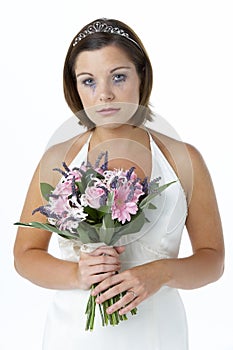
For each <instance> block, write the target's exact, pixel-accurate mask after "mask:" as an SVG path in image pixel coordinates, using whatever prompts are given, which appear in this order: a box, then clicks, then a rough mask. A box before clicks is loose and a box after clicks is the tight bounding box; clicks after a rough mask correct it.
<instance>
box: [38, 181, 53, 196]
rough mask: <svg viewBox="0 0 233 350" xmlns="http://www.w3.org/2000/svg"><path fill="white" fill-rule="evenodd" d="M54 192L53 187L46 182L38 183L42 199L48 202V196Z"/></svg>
mask: <svg viewBox="0 0 233 350" xmlns="http://www.w3.org/2000/svg"><path fill="white" fill-rule="evenodd" d="M53 190H54V187H53V186H51V185H50V184H48V183H46V182H41V183H40V191H41V194H42V196H43V197H44V199H46V200H48V195H49V194H50V193H51V192H52V191H53Z"/></svg>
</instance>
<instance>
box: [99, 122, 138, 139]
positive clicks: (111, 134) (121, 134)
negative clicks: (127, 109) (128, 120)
mask: <svg viewBox="0 0 233 350" xmlns="http://www.w3.org/2000/svg"><path fill="white" fill-rule="evenodd" d="M137 131H138V128H137V127H134V126H132V125H125V124H124V125H119V126H116V127H111V128H108V127H102V126H98V127H96V128H95V129H94V131H93V134H94V135H95V137H96V139H98V140H99V141H105V140H109V139H115V138H124V139H127V138H129V139H130V138H131V137H132V136H133V135H134V134H135V133H136V132H137Z"/></svg>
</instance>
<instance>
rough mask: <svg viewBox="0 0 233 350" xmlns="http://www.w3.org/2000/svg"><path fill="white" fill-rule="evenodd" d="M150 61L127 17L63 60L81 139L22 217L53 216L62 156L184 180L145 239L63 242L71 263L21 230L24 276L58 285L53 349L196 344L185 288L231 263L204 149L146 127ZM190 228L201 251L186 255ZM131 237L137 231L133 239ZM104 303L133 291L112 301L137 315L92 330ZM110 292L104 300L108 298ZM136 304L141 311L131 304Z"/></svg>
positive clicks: (54, 151) (53, 157) (109, 23)
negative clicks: (43, 209)
mask: <svg viewBox="0 0 233 350" xmlns="http://www.w3.org/2000/svg"><path fill="white" fill-rule="evenodd" d="M152 76H153V72H152V67H151V64H150V60H149V57H148V55H147V53H146V50H145V48H144V46H143V44H142V42H141V40H140V39H139V38H138V36H137V35H136V34H135V33H134V31H133V30H132V29H131V28H129V27H128V26H127V25H126V24H124V23H122V22H120V21H117V20H107V19H98V20H95V21H93V22H92V23H89V24H87V25H86V26H85V27H84V28H82V29H81V31H80V32H79V33H78V34H77V35H76V36H75V38H74V39H73V40H72V42H71V45H70V47H69V50H68V53H67V56H66V60H65V65H64V94H65V98H66V101H67V103H68V105H69V106H70V108H71V110H72V111H73V112H74V114H75V115H76V116H77V117H78V120H79V122H80V123H81V124H82V125H83V126H85V127H86V130H85V132H84V133H82V134H81V135H77V136H76V137H72V138H71V139H69V140H68V141H65V142H61V143H59V144H57V145H55V146H53V147H51V148H49V149H48V151H47V152H46V154H45V155H44V156H43V157H42V159H41V161H40V163H39V165H38V167H37V169H36V171H35V174H34V176H33V179H32V181H31V184H30V187H29V190H28V194H27V197H26V200H25V205H24V208H23V212H22V216H21V221H24V222H29V221H44V219H43V216H42V215H41V214H40V213H38V212H37V213H36V214H34V215H33V216H32V211H33V209H35V208H37V207H39V206H41V205H43V200H42V196H41V193H40V182H42V181H46V182H49V183H51V184H52V185H54V186H55V185H56V184H57V183H58V181H59V180H60V177H59V173H54V172H53V173H52V172H51V169H53V168H56V167H57V168H60V167H61V163H62V162H63V161H65V162H66V164H68V166H69V167H71V168H72V167H73V166H77V167H78V166H80V165H81V164H82V162H83V161H86V160H88V161H90V162H91V163H92V164H93V163H94V162H95V160H96V159H97V157H98V155H99V154H100V152H102V151H105V150H107V151H108V154H109V168H110V169H114V168H123V169H129V168H130V167H132V166H134V167H135V171H136V173H137V175H138V177H139V178H141V179H142V178H145V177H148V178H149V179H153V178H154V177H158V176H161V179H162V180H161V181H162V182H164V183H166V182H170V181H173V180H175V181H176V182H175V183H174V184H173V185H172V186H170V187H169V188H167V189H166V191H164V192H163V194H162V195H161V196H159V197H158V198H157V199H156V205H157V209H156V210H155V211H154V212H153V217H152V225H151V226H150V229H149V230H147V232H146V233H144V234H139V235H138V236H137V237H136V238H135V237H134V239H130V238H129V240H128V241H127V240H126V241H124V242H123V241H121V242H120V243H119V245H117V246H116V247H109V248H107V251H106V248H104V247H100V248H98V249H96V250H94V251H93V252H91V253H86V252H82V251H81V249H80V245H79V244H78V243H75V242H74V241H69V240H66V239H60V247H61V251H62V258H61V259H59V258H57V257H54V256H52V255H51V254H50V253H49V252H48V247H49V241H50V238H51V234H50V233H48V232H47V231H44V232H42V231H41V230H37V229H29V228H23V227H20V228H19V229H18V234H17V238H16V242H15V248H14V255H15V267H16V270H17V271H18V273H19V274H20V275H22V276H23V277H24V278H27V279H29V280H30V281H32V282H33V283H35V284H38V285H40V286H42V287H45V288H51V289H56V290H58V292H57V293H56V295H55V299H54V303H53V305H52V306H51V308H50V310H49V312H48V318H47V322H46V326H45V333H44V340H43V349H44V350H51V349H56V350H58V349H61V350H64V349H67V350H74V349H77V348H79V347H80V348H81V346H85V347H86V348H87V349H90V348H91V347H93V348H95V349H101V350H104V349H109V347H112V348H114V349H115V348H121V349H122V350H124V349H128V348H130V347H132V348H133V349H141V348H142V347H144V348H145V349H147V350H152V349H153V350H155V349H156V350H187V349H188V337H187V325H186V316H185V311H184V308H183V304H182V301H181V299H180V297H179V293H178V291H177V289H194V288H199V287H201V286H204V285H206V284H208V283H211V282H214V281H216V280H217V279H219V278H220V276H221V275H222V273H223V266H224V243H223V235H222V227H221V220H220V216H219V211H218V206H217V201H216V198H215V193H214V188H213V184H212V182H211V177H210V175H209V172H208V169H207V167H206V165H205V162H204V160H203V158H202V156H201V154H200V153H199V152H198V151H197V149H196V148H194V147H193V146H191V145H189V144H186V143H183V142H181V141H179V140H175V139H174V138H171V137H169V136H167V135H163V134H161V133H158V132H155V131H153V130H150V129H148V128H147V127H146V123H147V121H148V120H151V119H152V118H153V114H152V111H151V110H150V107H149V102H150V94H151V89H152ZM185 226H186V228H187V231H188V234H189V237H190V241H191V244H192V249H193V254H192V255H191V256H189V257H182V258H180V257H179V258H178V252H179V245H180V240H181V236H182V231H183V229H184V227H185ZM129 236H130V235H129ZM94 283H96V284H97V286H96V288H95V289H94V290H93V291H92V295H97V299H96V300H97V303H103V302H104V301H105V300H107V299H109V298H111V297H114V296H115V295H117V294H118V293H121V292H126V294H125V296H124V297H123V298H122V299H121V300H120V301H118V302H116V303H114V304H113V305H112V306H111V307H109V308H108V310H107V312H108V313H109V314H111V313H113V312H114V311H116V310H120V311H119V313H120V314H127V316H128V320H127V321H125V322H121V323H120V324H119V325H117V326H116V327H112V326H107V327H102V325H101V321H100V320H99V319H98V317H97V315H96V324H95V329H94V331H93V332H92V333H90V332H87V331H85V320H86V318H85V307H86V302H87V299H88V296H89V294H90V287H91V285H92V284H94ZM100 292H101V296H100V295H99V293H100ZM135 307H137V309H138V314H137V315H136V316H131V314H130V311H131V310H132V309H133V308H135Z"/></svg>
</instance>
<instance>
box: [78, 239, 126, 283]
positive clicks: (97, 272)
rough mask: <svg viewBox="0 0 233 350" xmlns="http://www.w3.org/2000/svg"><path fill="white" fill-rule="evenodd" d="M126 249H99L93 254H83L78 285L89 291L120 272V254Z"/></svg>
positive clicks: (79, 264)
mask: <svg viewBox="0 0 233 350" xmlns="http://www.w3.org/2000/svg"><path fill="white" fill-rule="evenodd" d="M124 250H125V248H124V247H116V248H111V247H106V246H103V247H99V248H97V249H96V250H94V251H93V252H92V253H84V252H81V254H80V260H79V263H78V276H77V278H78V285H79V288H80V289H84V290H87V289H89V288H90V287H91V285H92V284H94V283H99V282H102V281H103V280H104V279H105V278H107V277H110V276H112V275H114V274H115V273H116V272H117V271H119V270H120V268H121V266H120V254H121V253H122V252H123V251H124Z"/></svg>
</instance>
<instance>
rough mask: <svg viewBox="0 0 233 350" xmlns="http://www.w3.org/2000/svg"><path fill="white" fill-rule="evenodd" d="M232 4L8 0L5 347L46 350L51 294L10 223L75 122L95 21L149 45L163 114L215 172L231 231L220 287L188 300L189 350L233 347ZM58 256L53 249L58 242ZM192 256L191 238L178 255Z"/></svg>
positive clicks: (0, 38)
mask: <svg viewBox="0 0 233 350" xmlns="http://www.w3.org/2000/svg"><path fill="white" fill-rule="evenodd" d="M152 4H153V7H152ZM231 6H232V1H231V0H229V1H227V0H219V1H215V0H212V1H211V0H195V1H189V0H176V1H173V0H169V1H168V0H163V1H162V0H161V1H156V0H155V1H147V0H144V1H142V2H140V3H138V4H137V2H133V1H132V2H130V1H125V0H117V1H109V0H99V1H95V0H89V1H78V0H76V1H74V0H63V1H62V0H61V1H55V0H54V1H53V0H50V1H49V0H47V1H46V0H40V1H29V0H21V1H16V0H14V1H11V0H9V1H7V2H6V1H5V3H3V2H1V8H0V26H1V28H0V47H1V54H0V60H1V62H0V69H1V74H0V83H1V95H0V97H1V103H0V108H1V127H0V142H1V148H0V149H1V158H0V162H1V172H0V173H1V202H0V207H1V210H0V213H1V242H0V263H1V268H0V271H1V272H0V274H1V279H0V280H1V286H0V329H1V331H0V332H1V335H0V349H1V350H12V349H15V348H17V349H24V350H29V349H30V350H31V349H33V350H39V349H41V343H40V342H41V336H42V332H43V325H44V321H45V316H46V310H47V307H48V305H49V303H50V301H51V298H52V296H53V291H49V290H45V289H42V288H40V287H37V286H35V285H32V284H31V283H30V282H28V281H26V280H24V279H22V278H21V277H20V276H18V275H17V274H16V272H15V271H14V267H13V255H12V249H13V243H14V239H15V233H16V228H15V227H14V226H13V222H15V221H17V220H18V219H19V215H20V212H21V209H22V205H23V202H24V197H25V195H26V191H27V187H28V185H29V181H30V178H31V176H32V174H33V171H34V168H35V166H36V164H37V162H38V160H39V158H40V156H41V155H42V153H43V151H44V148H45V146H46V144H47V141H48V140H49V138H50V136H51V135H52V134H53V132H54V131H55V129H56V128H57V127H59V126H60V125H61V124H62V123H63V122H64V121H66V120H67V119H68V118H69V117H70V116H71V112H70V110H69V109H68V107H67V105H66V103H65V100H64V98H63V90H62V70H63V63H64V58H65V55H66V51H67V49H68V46H69V43H70V41H71V39H72V38H73V37H74V36H75V34H76V33H77V32H78V30H79V29H80V28H81V27H82V26H83V25H85V24H86V23H87V22H89V21H92V20H93V19H96V18H98V17H112V18H117V19H120V20H123V21H124V22H126V23H128V24H129V25H130V26H131V27H133V28H134V29H135V31H136V32H137V33H138V34H139V36H140V37H141V38H142V41H143V42H144V44H145V46H146V48H147V51H148V53H149V55H150V58H151V61H152V64H153V67H154V75H155V84H154V89H153V94H152V103H153V105H154V106H155V110H156V112H157V113H159V114H160V115H161V116H162V117H163V118H165V119H166V120H167V121H168V122H169V123H171V124H172V125H173V126H174V127H175V129H176V130H177V132H178V133H179V135H180V136H181V138H182V139H183V140H185V141H187V142H189V143H191V144H194V145H195V146H196V147H197V148H198V149H199V150H200V151H201V153H202V155H203V156H204V158H205V160H206V163H207V165H208V167H209V170H210V172H211V175H212V178H213V181H214V184H215V189H216V194H217V197H218V202H219V208H220V212H221V216H222V221H223V227H224V235H225V242H226V270H225V274H224V276H223V277H222V278H221V279H220V280H219V281H218V282H217V283H214V284H212V285H210V286H206V287H204V288H200V289H198V290H192V291H181V294H182V297H183V301H184V303H185V307H186V310H187V317H188V322H189V329H190V331H189V332H190V350H208V349H211V350H219V349H221V350H230V349H231V350H232V349H233V337H232V313H233V302H232V295H233V287H232V270H233V268H232V263H233V249H232V248H233V245H232V239H231V235H232V230H231V226H230V220H231V219H232V197H233V193H232V185H231V183H232V175H233V172H232V164H231V162H232V126H231V124H230V122H231V119H232V117H233V103H232V92H233V91H232V90H233V89H232V87H233V83H232V82H233V64H232V62H233V50H232V42H233V40H232V34H233V21H232V18H233V10H232V8H231ZM200 181H201V179H200ZM52 249H54V252H56V249H57V247H56V243H55V242H53V243H52ZM189 251H190V247H189V244H188V240H187V237H186V235H184V240H183V242H182V249H181V255H182V254H183V255H186V254H188V253H189ZM51 350H55V349H51Z"/></svg>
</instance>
